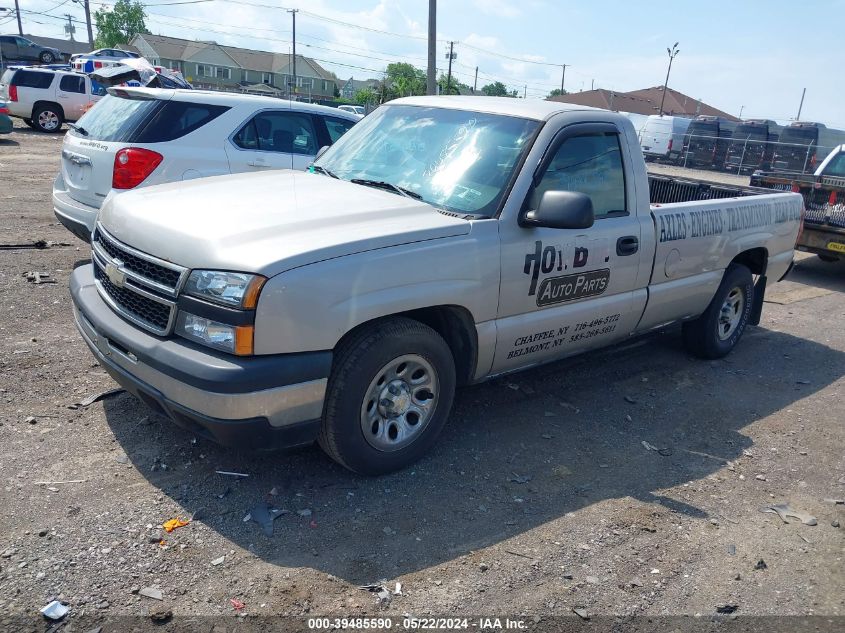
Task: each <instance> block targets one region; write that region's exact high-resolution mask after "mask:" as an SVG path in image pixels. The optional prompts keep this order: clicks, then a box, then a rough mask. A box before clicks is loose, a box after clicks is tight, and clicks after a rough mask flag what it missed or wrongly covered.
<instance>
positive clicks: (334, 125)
mask: <svg viewBox="0 0 845 633" xmlns="http://www.w3.org/2000/svg"><path fill="white" fill-rule="evenodd" d="M323 119H324V120H325V122H326V129H327V130H328V131H329V138H330V139H331V141H332V143H335V142H337V139H339V138H340V137H341V136H343V135H344V134H346V133H347V132H348V131H349V130H351V129H352V126H353V125H355V122H354V121H348V120H346V119H336V118H335V117H331V116H327V117H323Z"/></svg>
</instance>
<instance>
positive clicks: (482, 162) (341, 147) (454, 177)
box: [315, 105, 539, 217]
mask: <svg viewBox="0 0 845 633" xmlns="http://www.w3.org/2000/svg"><path fill="white" fill-rule="evenodd" d="M538 126H539V122H538V121H530V120H527V119H521V118H517V117H510V116H502V115H495V114H484V113H481V112H468V111H466V110H453V109H447V108H430V107H418V106H406V105H395V106H382V107H381V108H379V109H378V110H376V111H375V112H373V113H372V114H370V115H369V116H368V117H366V118H364V119H363V120H362V121H361V122H360V123H358V124H357V125H355V127H353V128H352V129H351V130H350V131H349V132H347V133H346V134H345V135H344V136H342V137H341V139H340V140H339V141H338V142H337V143H335V144H334V145H333V146H332V147H331V148H330V149H329V150H328V151H327V152H326V154H325V155H324V156H322V157H321V158H320V159H319V160H317V161H316V163H315V164H316V165H317V166H319V167H322V168H323V169H325V170H327V171H329V172H331V173H332V174H333V175H335V176H337V177H338V178H342V179H344V180H352V179H365V180H370V181H379V182H387V183H390V184H391V185H395V186H397V187H401V188H403V189H406V190H408V191H411V192H413V193H414V194H416V195H418V196H419V197H420V199H421V200H423V201H424V202H427V203H429V204H432V205H434V206H437V207H441V208H443V209H446V210H448V211H453V212H455V213H462V214H473V215H482V216H485V217H491V216H493V215H494V214H495V213H496V212H497V210H498V207H499V204H500V202H501V200H502V197H503V196H504V194H505V191H506V189H507V186H508V183H509V182H510V180H511V177H512V175H513V173H514V170H515V169H516V166H517V165H518V164H519V162H520V160H521V158H522V156H523V154H524V153H525V152H526V151H527V150H528V147H529V145H530V143H529V141H530V139H531V137H532V135H533V134H534V132H535V131H536V130H537V128H538Z"/></svg>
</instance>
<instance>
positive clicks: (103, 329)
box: [70, 264, 331, 449]
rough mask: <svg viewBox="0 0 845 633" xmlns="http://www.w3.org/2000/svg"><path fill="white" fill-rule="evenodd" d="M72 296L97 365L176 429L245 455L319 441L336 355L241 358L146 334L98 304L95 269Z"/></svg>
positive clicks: (73, 283) (84, 270)
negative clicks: (248, 450)
mask: <svg viewBox="0 0 845 633" xmlns="http://www.w3.org/2000/svg"><path fill="white" fill-rule="evenodd" d="M70 289H71V296H72V298H73V303H74V316H75V320H76V326H77V328H78V329H79V331H80V333H81V334H82V338H83V340H84V341H85V343H86V344H87V345H88V347H89V348H90V350H91V352H92V353H93V354H94V356H95V357H96V358H97V360H98V361H99V362H100V364H101V365H102V366H103V367H104V368H105V370H106V371H107V372H108V373H109V375H111V376H112V378H114V379H115V380H116V381H117V382H118V383H120V385H121V386H122V387H124V388H125V389H126V390H127V391H129V392H130V393H132V394H133V395H135V396H137V397H138V398H139V399H140V400H142V401H143V402H144V403H145V404H147V405H148V406H149V407H150V408H152V409H153V410H155V411H157V412H158V413H160V414H162V415H164V416H166V417H168V418H170V419H171V420H172V421H173V422H175V423H176V424H177V425H178V426H181V427H183V428H186V429H188V430H190V431H191V432H194V433H197V434H198V435H202V436H204V437H207V438H209V439H213V440H215V441H217V442H218V443H220V444H223V445H226V446H235V447H240V448H251V449H259V448H260V449H265V448H290V447H294V446H301V445H304V444H310V443H311V442H313V441H314V440H315V439H316V437H317V433H318V431H319V424H320V422H319V420H320V417H321V416H322V410H323V398H324V396H325V391H326V384H327V382H328V380H327V378H328V374H329V371H330V369H331V352H313V353H308V354H284V355H276V356H255V357H244V358H239V357H235V356H229V355H226V354H218V353H215V352H213V351H211V350H207V349H203V348H201V347H199V346H196V345H193V344H191V343H189V342H188V341H184V340H181V339H175V338H160V337H157V336H153V335H152V334H147V333H146V332H144V331H142V330H140V329H138V328H137V327H135V326H133V325H131V324H129V323H128V322H126V321H124V320H123V319H121V318H120V317H119V316H118V315H117V314H115V313H114V312H113V311H112V310H111V309H110V308H109V307H108V306H107V305H106V304H105V302H104V301H103V300H102V299H101V298H100V295H99V293H98V292H97V288H96V286H95V285H94V276H93V272H92V267H91V265H90V264H89V265H86V266H81V267H79V268H77V269H76V270H75V271H74V272H73V274H72V275H71V280H70Z"/></svg>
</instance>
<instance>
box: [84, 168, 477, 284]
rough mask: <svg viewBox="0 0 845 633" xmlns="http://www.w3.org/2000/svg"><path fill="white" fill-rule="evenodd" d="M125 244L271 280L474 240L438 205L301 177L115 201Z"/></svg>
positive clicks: (266, 175) (109, 222) (109, 211)
mask: <svg viewBox="0 0 845 633" xmlns="http://www.w3.org/2000/svg"><path fill="white" fill-rule="evenodd" d="M99 221H100V222H102V224H103V226H104V227H105V229H106V230H107V231H109V232H110V233H111V234H112V235H114V236H115V237H116V238H117V239H119V240H121V241H122V242H124V243H126V244H128V245H129V246H132V247H134V248H136V249H138V250H140V251H143V252H145V253H149V254H151V255H155V256H156V257H160V258H161V259H165V260H167V261H171V262H173V263H176V264H179V265H181V266H187V267H188V268H210V269H222V270H233V271H240V272H254V273H260V274H263V275H266V276H268V277H269V276H272V275H275V274H278V273H280V272H283V271H285V270H289V269H291V268H296V267H298V266H303V265H305V264H311V263H314V262H318V261H322V260H325V259H332V258H335V257H343V256H344V255H352V254H354V253H360V252H363V251H368V250H374V249H378V248H386V247H389V246H398V245H400V244H407V243H411V242H417V241H420V240H430V239H436V238H442V237H452V236H456V235H465V234H467V233H469V231H470V227H471V224H470V222H468V221H466V220H463V219H460V218H455V217H451V216H448V215H445V214H443V213H440V212H439V211H437V210H436V209H435V208H434V207H432V206H431V205H429V204H426V203H423V202H419V201H417V200H413V199H410V198H406V197H403V196H400V195H398V194H394V193H391V192H389V191H383V190H379V189H373V188H371V187H365V186H363V185H355V184H352V183H350V182H347V181H344V180H336V179H334V178H330V177H328V176H323V175H318V174H311V173H308V172H299V171H287V170H285V171H268V172H262V173H252V174H234V175H228V176H217V177H212V178H203V179H199V180H189V181H185V182H175V183H170V184H166V185H158V186H154V187H147V188H140V189H136V190H133V191H127V192H124V193H119V194H116V195H111V196H109V198H108V199H107V200H106V201H105V203H104V204H103V207H102V209H101V210H100V214H99Z"/></svg>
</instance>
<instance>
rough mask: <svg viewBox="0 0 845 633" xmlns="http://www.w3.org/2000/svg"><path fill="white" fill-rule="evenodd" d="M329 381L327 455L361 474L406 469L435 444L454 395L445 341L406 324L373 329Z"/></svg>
mask: <svg viewBox="0 0 845 633" xmlns="http://www.w3.org/2000/svg"><path fill="white" fill-rule="evenodd" d="M335 359H336V361H335V366H334V369H333V370H332V375H331V378H330V379H329V385H328V391H327V394H326V405H325V409H324V412H323V421H322V427H321V430H320V435H319V438H318V441H319V444H320V446H321V447H322V449H323V450H324V451H325V452H326V453H327V454H328V455H329V456H330V457H331V458H332V459H334V460H335V461H336V462H338V463H339V464H341V465H343V466H345V467H346V468H348V469H350V470H352V471H354V472H356V473H360V474H364V475H381V474H384V473H389V472H392V471H394V470H399V469H401V468H404V467H406V466H408V465H410V464H412V463H413V462H415V461H416V460H418V459H419V458H420V457H422V456H423V455H424V454H425V453H426V452H427V451H428V450H429V449H430V448H431V447H432V445H433V444H434V442H435V440H436V439H437V436H438V435H439V433H440V431H441V430H442V429H443V426H444V425H445V423H446V419H447V418H448V416H449V410H450V409H451V407H452V399H453V397H454V393H455V363H454V360H453V358H452V353H451V351H450V350H449V346H448V345H447V344H446V341H444V340H443V338H442V337H441V336H440V335H439V334H438V333H437V332H435V331H434V330H433V329H431V328H430V327H428V326H427V325H423V324H422V323H419V322H418V321H413V320H411V319H406V318H393V319H389V320H386V321H379V322H376V323H373V324H372V325H371V326H368V327H365V328H364V329H363V330H361V331H360V332H358V333H357V334H356V335H353V336H352V337H351V338H350V339H349V340H348V341H345V342H344V343H343V344H342V345H341V346H340V347H339V348H338V350H337V353H336V356H335Z"/></svg>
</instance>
